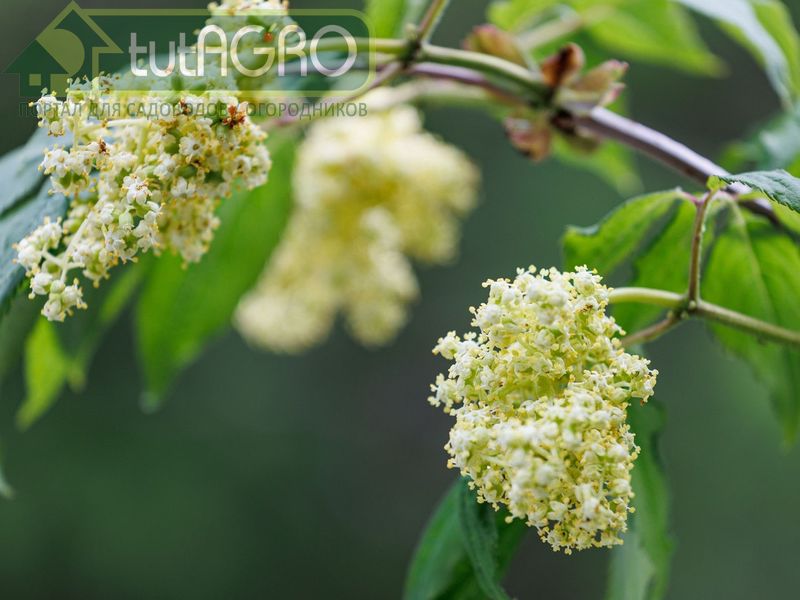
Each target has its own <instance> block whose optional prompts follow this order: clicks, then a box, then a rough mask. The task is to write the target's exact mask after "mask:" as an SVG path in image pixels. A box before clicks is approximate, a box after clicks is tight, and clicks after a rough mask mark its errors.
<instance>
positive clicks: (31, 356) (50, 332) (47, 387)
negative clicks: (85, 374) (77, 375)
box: [17, 318, 69, 429]
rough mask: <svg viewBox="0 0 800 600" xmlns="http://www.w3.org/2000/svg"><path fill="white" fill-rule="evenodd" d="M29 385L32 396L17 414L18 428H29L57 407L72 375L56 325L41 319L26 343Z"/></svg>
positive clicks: (26, 365)
mask: <svg viewBox="0 0 800 600" xmlns="http://www.w3.org/2000/svg"><path fill="white" fill-rule="evenodd" d="M25 356H26V360H25V381H26V384H27V388H28V396H27V398H26V399H25V402H24V403H23V405H22V407H21V408H20V409H19V411H18V412H17V425H18V426H19V427H20V428H23V429H25V428H27V427H29V426H30V425H31V424H32V423H33V422H34V421H36V420H37V419H38V418H39V417H41V416H42V415H43V414H44V413H45V412H47V410H48V409H49V408H50V407H51V406H52V405H53V403H54V402H55V401H56V399H57V398H58V396H59V394H60V393H61V390H62V389H63V388H64V384H65V383H66V381H67V373H68V372H69V357H67V355H66V354H65V353H64V350H63V348H62V347H61V342H60V341H59V339H58V333H57V332H56V325H55V324H53V323H51V322H50V321H48V320H46V319H44V318H40V319H39V320H38V321H37V322H36V326H35V327H34V328H33V331H32V332H31V335H30V336H29V337H28V340H27V342H26V343H25Z"/></svg>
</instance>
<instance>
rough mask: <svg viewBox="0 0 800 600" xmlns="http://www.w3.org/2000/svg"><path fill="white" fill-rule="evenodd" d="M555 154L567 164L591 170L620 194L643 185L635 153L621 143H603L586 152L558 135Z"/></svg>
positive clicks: (554, 147) (554, 148)
mask: <svg viewBox="0 0 800 600" xmlns="http://www.w3.org/2000/svg"><path fill="white" fill-rule="evenodd" d="M553 154H554V156H555V157H556V158H557V159H558V160H560V161H562V162H563V163H565V164H568V165H573V166H576V167H579V168H582V169H586V170H587V171H591V172H592V173H594V174H595V175H597V176H598V177H600V178H601V179H603V180H604V181H605V182H606V183H608V184H609V185H610V186H612V187H613V188H614V189H616V190H617V191H618V192H619V193H620V194H630V193H632V192H635V191H637V190H639V189H641V187H642V182H641V180H640V179H639V175H638V174H637V172H636V166H635V164H634V160H633V153H632V152H631V151H630V150H628V149H627V148H625V147H624V146H622V145H621V144H601V145H600V147H598V148H597V149H596V150H594V151H593V152H589V153H584V152H579V151H577V150H574V149H573V148H572V147H571V146H570V145H569V144H566V143H564V142H563V141H562V140H561V138H559V137H556V138H555V144H554V145H553Z"/></svg>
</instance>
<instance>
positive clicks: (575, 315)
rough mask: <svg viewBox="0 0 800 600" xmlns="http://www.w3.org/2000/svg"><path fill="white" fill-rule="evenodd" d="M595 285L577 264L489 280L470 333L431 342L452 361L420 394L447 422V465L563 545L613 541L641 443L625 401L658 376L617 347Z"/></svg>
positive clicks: (486, 497)
mask: <svg viewBox="0 0 800 600" xmlns="http://www.w3.org/2000/svg"><path fill="white" fill-rule="evenodd" d="M600 281H601V278H600V277H599V276H597V275H595V274H594V273H593V272H590V271H588V270H587V269H586V268H585V267H583V268H578V269H577V270H576V271H575V272H572V273H560V272H558V271H557V270H556V269H550V270H542V271H541V272H539V273H538V274H537V273H536V272H535V269H534V268H533V267H531V268H530V269H528V270H523V269H520V270H519V271H518V274H517V277H516V278H515V279H514V280H513V281H509V280H497V281H488V282H486V284H485V286H486V287H488V288H489V299H488V300H487V301H486V303H485V304H482V305H481V306H480V307H479V308H478V309H472V312H473V315H474V319H473V321H472V325H473V326H474V327H477V328H478V329H479V330H480V333H477V334H476V333H475V332H472V333H467V334H466V335H464V336H463V338H460V337H458V336H457V335H456V334H455V333H454V332H451V333H449V334H448V335H447V336H445V337H444V338H442V339H440V340H439V343H438V345H437V346H436V348H435V349H434V353H436V354H440V355H441V356H443V357H444V358H446V359H448V360H451V361H453V364H452V365H451V366H450V369H449V372H448V374H447V376H444V375H439V376H438V378H437V380H436V383H435V385H433V386H431V387H432V391H433V396H432V397H431V398H430V402H431V403H432V404H433V405H434V406H443V407H444V410H445V412H447V413H450V414H452V415H453V416H454V417H455V419H456V422H455V425H454V426H453V428H452V430H451V432H450V441H449V443H448V444H447V445H446V447H445V448H446V450H447V452H448V453H449V454H450V460H449V463H448V465H449V466H450V467H454V468H458V469H460V471H461V473H462V475H464V476H466V477H469V478H470V479H471V485H472V486H474V488H475V489H477V493H478V497H479V499H480V501H485V502H489V503H491V504H492V506H494V507H495V508H496V509H497V508H499V506H500V505H504V506H506V507H507V508H508V511H509V512H510V514H511V515H512V517H514V518H519V519H523V520H524V521H525V522H526V523H527V524H528V525H529V526H533V527H536V528H537V530H538V532H539V535H540V537H541V538H542V540H543V541H546V542H547V543H549V544H550V545H551V546H552V547H553V549H554V550H556V551H558V550H564V551H565V552H566V553H570V552H572V550H573V549H576V550H582V549H585V548H589V547H599V546H611V545H614V544H619V543H621V540H620V534H621V533H622V532H624V531H625V530H626V523H627V516H628V513H629V512H632V510H633V509H632V508H631V505H630V503H631V499H632V497H633V492H632V490H631V469H632V468H633V463H634V460H635V459H636V457H637V453H638V451H639V449H638V448H637V446H636V444H635V443H634V435H633V434H632V433H631V432H630V430H629V427H628V425H627V423H626V409H627V407H628V403H629V402H630V401H631V400H632V399H637V400H640V401H641V402H645V401H646V400H647V399H648V398H649V397H650V396H652V394H653V387H654V385H655V382H656V376H657V375H658V372H657V371H654V370H650V369H649V361H647V360H646V359H643V358H640V357H638V356H634V355H632V354H628V353H626V352H625V351H624V350H623V349H622V347H621V345H620V342H619V339H618V337H616V336H618V335H621V334H623V333H624V332H622V330H621V329H620V327H619V326H618V325H617V324H616V323H615V321H614V319H613V318H611V317H609V316H607V315H606V314H605V309H606V306H607V303H608V294H609V289H608V288H607V287H605V286H604V285H602V284H601V282H600Z"/></svg>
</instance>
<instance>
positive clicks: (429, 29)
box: [417, 0, 450, 44]
mask: <svg viewBox="0 0 800 600" xmlns="http://www.w3.org/2000/svg"><path fill="white" fill-rule="evenodd" d="M448 4H450V0H432V2H431V3H430V6H428V10H427V12H426V13H425V16H424V17H422V21H421V22H420V24H419V29H418V30H417V36H418V37H417V41H418V43H419V44H424V43H425V42H427V41H428V40H429V39H430V38H431V36H432V35H433V32H434V31H435V30H436V26H437V25H438V24H439V20H440V19H441V18H442V15H443V14H444V11H445V10H446V9H447V5H448Z"/></svg>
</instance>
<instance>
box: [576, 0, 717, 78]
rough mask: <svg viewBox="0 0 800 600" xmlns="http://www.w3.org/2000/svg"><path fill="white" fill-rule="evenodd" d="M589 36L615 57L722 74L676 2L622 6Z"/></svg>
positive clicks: (651, 0)
mask: <svg viewBox="0 0 800 600" xmlns="http://www.w3.org/2000/svg"><path fill="white" fill-rule="evenodd" d="M588 32H589V33H590V35H591V36H592V37H594V38H595V40H596V41H597V42H598V43H600V44H602V45H603V46H604V47H605V48H606V49H608V50H609V51H610V52H611V53H612V54H614V55H619V56H620V57H625V58H631V59H635V60H644V61H648V62H651V63H655V64H662V65H666V66H671V67H675V68H679V69H683V70H686V71H690V72H695V73H702V74H712V75H713V74H718V73H719V72H720V71H721V63H720V61H719V59H717V58H716V57H715V56H714V55H713V54H711V52H709V51H708V49H707V48H706V46H705V44H704V43H703V41H702V39H701V38H700V35H699V34H698V33H697V30H696V28H695V25H694V23H693V22H692V20H691V18H689V15H687V14H686V11H685V10H684V9H683V8H682V7H681V6H679V5H677V4H675V3H674V2H673V1H672V0H638V1H628V2H625V3H622V5H621V6H619V8H618V9H617V10H616V11H614V12H613V13H611V14H610V15H609V16H608V17H606V18H603V19H599V20H597V21H596V22H594V23H592V24H590V25H589V27H588Z"/></svg>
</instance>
